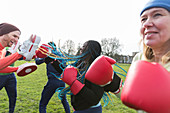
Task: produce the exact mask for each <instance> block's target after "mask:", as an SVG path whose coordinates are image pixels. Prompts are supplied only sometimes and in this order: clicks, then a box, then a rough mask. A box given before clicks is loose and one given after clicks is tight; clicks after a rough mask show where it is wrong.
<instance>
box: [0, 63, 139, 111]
mask: <svg viewBox="0 0 170 113" xmlns="http://www.w3.org/2000/svg"><path fill="white" fill-rule="evenodd" d="M25 62H26V61H17V62H16V63H15V66H18V65H21V64H23V63H25ZM30 62H34V61H30ZM117 65H119V66H120V67H121V68H123V69H125V70H126V71H127V70H128V69H129V66H130V64H120V63H117ZM113 69H114V70H115V71H117V72H120V73H122V74H126V73H125V72H124V71H123V70H122V69H120V68H118V67H117V66H113ZM119 76H120V77H121V78H122V79H123V81H124V79H125V77H124V76H122V75H119ZM16 77H17V95H18V96H17V102H16V108H15V112H14V113H38V112H39V110H38V109H39V108H38V107H39V101H40V98H41V92H42V90H43V87H44V85H45V84H46V83H47V75H46V65H45V63H44V64H41V65H38V68H37V70H36V71H35V72H33V73H31V74H29V75H27V76H24V77H19V76H16ZM67 99H68V102H69V104H70V95H68V96H67ZM112 100H113V101H112V102H111V103H109V104H108V105H107V106H106V107H103V113H136V111H135V110H133V109H131V108H128V107H126V106H125V105H124V104H122V102H121V100H120V99H119V98H117V97H116V96H114V95H112ZM101 103H102V105H103V100H101ZM8 105H9V102H8V96H7V94H6V91H5V89H4V88H3V89H2V90H1V91H0V113H8ZM70 108H71V112H73V108H72V106H71V104H70ZM47 113H65V111H64V108H63V106H62V104H61V102H60V99H59V98H58V95H57V93H55V94H54V95H53V97H52V99H51V100H50V102H49V104H48V106H47Z"/></svg>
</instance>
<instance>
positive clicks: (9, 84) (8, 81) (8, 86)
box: [0, 73, 17, 113]
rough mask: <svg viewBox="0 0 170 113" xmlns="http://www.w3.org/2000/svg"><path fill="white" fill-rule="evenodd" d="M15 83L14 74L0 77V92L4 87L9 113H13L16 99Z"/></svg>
mask: <svg viewBox="0 0 170 113" xmlns="http://www.w3.org/2000/svg"><path fill="white" fill-rule="evenodd" d="M16 85H17V81H16V77H15V74H14V73H12V74H9V75H0V90H1V89H2V88H3V87H5V90H6V92H7V94H8V98H9V113H13V112H14V109H15V104H16V99H17V87H16Z"/></svg>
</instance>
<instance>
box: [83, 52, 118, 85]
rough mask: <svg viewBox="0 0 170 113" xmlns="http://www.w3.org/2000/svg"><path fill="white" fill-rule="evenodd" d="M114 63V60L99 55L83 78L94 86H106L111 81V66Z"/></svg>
mask: <svg viewBox="0 0 170 113" xmlns="http://www.w3.org/2000/svg"><path fill="white" fill-rule="evenodd" d="M115 63H116V61H115V60H114V59H112V58H110V57H107V56H103V55H101V56H99V57H98V58H96V59H95V60H94V61H93V63H92V64H91V65H90V67H89V69H88V70H87V72H86V75H85V78H86V79H87V80H89V81H90V82H92V83H94V84H97V85H106V84H107V83H108V82H111V81H112V79H113V68H112V64H115Z"/></svg>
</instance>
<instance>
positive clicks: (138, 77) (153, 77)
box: [121, 60, 170, 113]
mask: <svg viewBox="0 0 170 113" xmlns="http://www.w3.org/2000/svg"><path fill="white" fill-rule="evenodd" d="M169 95H170V73H169V72H168V71H167V70H166V69H165V68H164V67H163V66H162V65H160V64H158V63H151V62H147V61H142V60H140V61H136V62H134V63H132V64H131V66H130V68H129V71H128V73H127V77H126V80H125V84H124V87H123V90H122V93H121V100H122V102H123V103H124V104H125V105H127V106H128V107H131V108H134V109H136V110H144V111H146V112H148V113H170V98H169Z"/></svg>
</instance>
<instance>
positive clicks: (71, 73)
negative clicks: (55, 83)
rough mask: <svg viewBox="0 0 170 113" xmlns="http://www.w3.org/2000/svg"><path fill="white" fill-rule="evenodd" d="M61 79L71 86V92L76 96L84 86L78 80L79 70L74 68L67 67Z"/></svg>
mask: <svg viewBox="0 0 170 113" xmlns="http://www.w3.org/2000/svg"><path fill="white" fill-rule="evenodd" d="M61 79H62V80H63V81H64V82H65V83H66V84H68V85H69V86H70V89H71V92H72V93H73V94H74V95H76V94H77V93H78V92H79V91H80V90H81V89H82V88H83V87H84V84H82V83H81V82H79V81H78V80H77V69H76V68H75V67H72V66H67V67H66V68H65V70H64V72H63V74H62V77H61Z"/></svg>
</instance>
